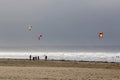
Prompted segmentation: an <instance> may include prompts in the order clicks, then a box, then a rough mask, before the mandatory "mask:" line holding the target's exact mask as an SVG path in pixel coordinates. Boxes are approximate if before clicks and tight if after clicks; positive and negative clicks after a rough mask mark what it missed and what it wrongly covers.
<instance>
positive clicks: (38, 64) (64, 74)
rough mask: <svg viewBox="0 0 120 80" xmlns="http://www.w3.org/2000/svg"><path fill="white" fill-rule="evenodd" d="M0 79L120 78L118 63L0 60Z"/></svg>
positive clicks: (66, 79)
mask: <svg viewBox="0 0 120 80" xmlns="http://www.w3.org/2000/svg"><path fill="white" fill-rule="evenodd" d="M0 80H120V64H118V63H102V62H73V61H43V60H42V61H29V60H0Z"/></svg>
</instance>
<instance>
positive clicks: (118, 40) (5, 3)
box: [0, 0, 120, 46]
mask: <svg viewBox="0 0 120 80" xmlns="http://www.w3.org/2000/svg"><path fill="white" fill-rule="evenodd" d="M119 8H120V0H0V46H26V45H35V46H37V45H120V35H119V34H120V9H119ZM28 24H30V25H32V30H31V31H29V30H28V27H27V26H26V25H28ZM101 31H102V32H103V39H102V40H100V39H99V37H98V33H99V32H101ZM39 34H42V35H43V37H42V38H41V40H38V38H37V37H38V35H39Z"/></svg>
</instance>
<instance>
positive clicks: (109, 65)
mask: <svg viewBox="0 0 120 80" xmlns="http://www.w3.org/2000/svg"><path fill="white" fill-rule="evenodd" d="M0 66H15V67H77V68H101V69H120V63H116V62H102V61H72V60H47V61H45V60H34V61H33V60H31V61H30V60H29V59H0Z"/></svg>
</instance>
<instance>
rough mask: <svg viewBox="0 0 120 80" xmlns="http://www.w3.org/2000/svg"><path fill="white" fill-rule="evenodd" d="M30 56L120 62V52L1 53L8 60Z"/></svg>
mask: <svg viewBox="0 0 120 80" xmlns="http://www.w3.org/2000/svg"><path fill="white" fill-rule="evenodd" d="M30 55H32V57H33V56H39V58H40V59H44V57H45V55H46V56H48V59H49V60H52V59H54V60H76V61H107V62H120V52H12V51H11V52H7V51H3V52H2V51H1V52H0V58H6V59H8V58H9V59H29V56H30Z"/></svg>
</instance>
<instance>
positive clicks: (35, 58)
mask: <svg viewBox="0 0 120 80" xmlns="http://www.w3.org/2000/svg"><path fill="white" fill-rule="evenodd" d="M29 59H30V61H31V60H39V59H40V58H39V56H33V57H32V55H30V56H29ZM45 60H47V56H46V55H45Z"/></svg>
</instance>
